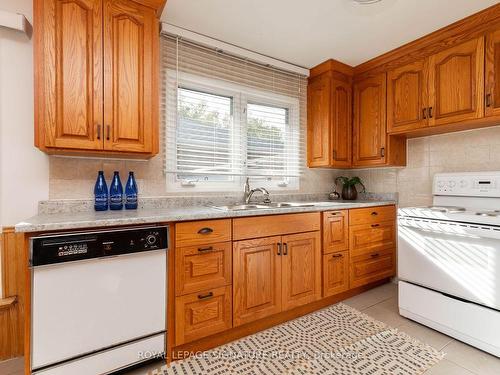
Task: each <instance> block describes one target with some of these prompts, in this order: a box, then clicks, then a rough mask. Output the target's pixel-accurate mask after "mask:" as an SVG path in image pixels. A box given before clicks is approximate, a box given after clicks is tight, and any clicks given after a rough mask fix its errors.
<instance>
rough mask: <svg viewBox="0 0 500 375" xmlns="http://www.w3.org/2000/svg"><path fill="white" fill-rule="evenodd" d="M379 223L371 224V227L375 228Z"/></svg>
mask: <svg viewBox="0 0 500 375" xmlns="http://www.w3.org/2000/svg"><path fill="white" fill-rule="evenodd" d="M379 226H380V224H372V228H376V227H379Z"/></svg>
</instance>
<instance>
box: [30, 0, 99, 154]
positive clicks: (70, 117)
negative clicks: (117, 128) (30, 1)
mask: <svg viewBox="0 0 500 375" xmlns="http://www.w3.org/2000/svg"><path fill="white" fill-rule="evenodd" d="M35 33H36V34H35V38H36V53H35V66H37V65H38V67H37V68H36V69H35V75H36V78H37V80H36V92H35V103H36V122H37V124H38V127H39V129H38V130H39V132H37V134H36V136H35V139H36V142H37V145H38V146H40V147H41V148H45V147H53V148H76V149H83V150H94V149H102V120H103V118H102V115H103V101H102V89H103V64H102V4H101V1H100V0H78V1H77V0H74V1H71V0H70V1H62V0H44V1H41V0H38V1H35Z"/></svg>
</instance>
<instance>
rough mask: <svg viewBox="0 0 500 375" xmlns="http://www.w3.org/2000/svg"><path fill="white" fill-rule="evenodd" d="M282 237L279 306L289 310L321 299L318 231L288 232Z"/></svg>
mask: <svg viewBox="0 0 500 375" xmlns="http://www.w3.org/2000/svg"><path fill="white" fill-rule="evenodd" d="M282 240H283V256H282V258H283V260H282V262H283V266H282V267H283V268H282V272H283V279H282V292H281V293H282V306H283V310H288V309H291V308H294V307H298V306H301V305H305V304H307V303H310V302H313V301H316V300H317V299H319V298H321V249H320V234H319V231H318V232H308V233H300V234H291V235H288V236H283V237H282Z"/></svg>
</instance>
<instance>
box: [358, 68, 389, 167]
mask: <svg viewBox="0 0 500 375" xmlns="http://www.w3.org/2000/svg"><path fill="white" fill-rule="evenodd" d="M353 150H354V155H353V164H354V165H355V166H370V165H383V164H385V163H386V74H385V73H381V74H377V75H375V76H373V77H369V78H366V79H364V80H362V81H359V82H356V83H355V84H354V127H353Z"/></svg>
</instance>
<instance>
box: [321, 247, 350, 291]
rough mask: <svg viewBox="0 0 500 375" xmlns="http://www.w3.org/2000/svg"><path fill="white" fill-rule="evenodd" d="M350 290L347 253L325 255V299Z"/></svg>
mask: <svg viewBox="0 0 500 375" xmlns="http://www.w3.org/2000/svg"><path fill="white" fill-rule="evenodd" d="M347 289H349V256H348V255H347V252H339V253H333V254H327V255H323V297H329V296H333V295H335V294H338V293H342V292H345V291H346V290H347Z"/></svg>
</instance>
